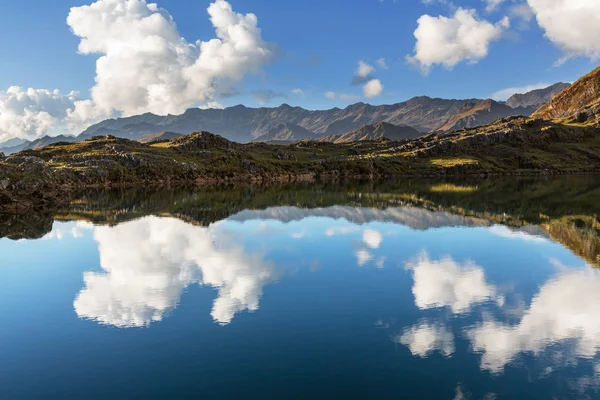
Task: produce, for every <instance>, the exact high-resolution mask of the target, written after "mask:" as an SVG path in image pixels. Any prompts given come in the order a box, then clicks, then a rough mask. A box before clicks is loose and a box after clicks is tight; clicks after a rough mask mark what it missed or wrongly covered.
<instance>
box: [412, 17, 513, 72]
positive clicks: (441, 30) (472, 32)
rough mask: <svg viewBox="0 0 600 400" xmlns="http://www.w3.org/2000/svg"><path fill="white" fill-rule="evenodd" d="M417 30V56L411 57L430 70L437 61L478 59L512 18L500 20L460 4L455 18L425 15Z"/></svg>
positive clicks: (450, 64) (449, 63) (450, 62)
mask: <svg viewBox="0 0 600 400" xmlns="http://www.w3.org/2000/svg"><path fill="white" fill-rule="evenodd" d="M417 23H418V27H417V29H416V30H415V32H414V36H415V38H416V39H417V43H416V45H415V54H414V56H407V61H408V62H410V63H413V64H415V65H419V66H420V68H421V70H422V71H423V73H428V72H429V70H430V69H431V68H432V67H433V66H434V65H443V66H444V67H446V68H448V69H451V68H453V67H454V66H456V65H457V64H458V63H460V62H462V61H467V62H469V63H476V62H477V61H479V60H481V59H482V58H485V57H486V56H487V55H488V50H489V47H490V44H491V42H492V41H494V40H498V39H499V38H500V37H501V36H502V33H503V32H504V30H505V29H506V28H508V26H509V25H510V24H509V20H508V18H507V17H504V18H503V19H502V20H501V21H500V22H498V23H497V24H495V25H494V24H492V23H490V22H489V21H486V20H482V19H479V18H478V16H477V12H476V11H475V10H468V9H464V8H458V9H457V10H456V12H455V13H454V16H453V17H451V18H448V17H444V16H439V17H432V16H430V15H423V16H421V17H420V18H419V19H418V21H417Z"/></svg>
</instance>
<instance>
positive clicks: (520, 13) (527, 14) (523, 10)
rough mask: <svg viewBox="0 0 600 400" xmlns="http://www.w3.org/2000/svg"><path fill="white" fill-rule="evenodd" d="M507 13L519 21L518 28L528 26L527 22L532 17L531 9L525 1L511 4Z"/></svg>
mask: <svg viewBox="0 0 600 400" xmlns="http://www.w3.org/2000/svg"><path fill="white" fill-rule="evenodd" d="M508 14H509V15H510V17H511V18H513V19H516V20H517V21H519V24H518V25H517V26H518V27H519V28H520V29H525V28H527V27H528V26H529V22H531V20H532V19H533V17H534V14H533V10H532V9H531V7H529V4H527V3H519V4H513V5H512V6H510V8H509V9H508Z"/></svg>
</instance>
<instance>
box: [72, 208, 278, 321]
mask: <svg viewBox="0 0 600 400" xmlns="http://www.w3.org/2000/svg"><path fill="white" fill-rule="evenodd" d="M94 239H95V240H96V242H97V243H98V252H99V255H100V265H101V267H102V269H103V270H104V272H103V273H94V272H87V273H86V274H85V276H84V282H85V287H84V288H83V289H82V290H81V292H80V293H79V294H78V296H77V298H76V299H75V302H74V306H75V311H76V312H77V314H78V315H79V316H80V317H82V318H90V319H94V320H97V321H99V322H101V323H104V324H110V325H114V326H118V327H140V326H146V325H148V324H150V323H151V322H153V321H160V320H161V319H162V318H163V316H164V315H165V313H167V312H168V311H169V310H172V309H173V308H174V307H176V306H177V303H178V302H179V299H180V297H181V294H182V291H183V290H184V289H185V288H186V287H188V286H189V285H191V284H194V283H198V284H200V285H207V286H211V287H214V288H218V295H217V298H216V300H215V301H214V304H213V308H212V311H211V316H212V317H213V319H214V320H215V321H217V322H219V323H221V324H227V323H229V322H231V320H232V319H233V317H234V316H235V314H236V313H238V312H241V311H245V310H249V311H255V310H257V309H258V307H259V299H260V297H261V295H262V290H263V287H264V286H265V285H266V284H268V283H269V282H272V281H274V280H275V279H276V278H277V273H276V268H275V265H274V264H273V263H272V262H268V261H265V260H264V259H263V257H262V255H260V254H259V253H248V252H246V251H245V250H244V249H243V247H242V245H241V244H240V243H239V241H238V240H237V238H235V237H232V236H230V235H228V234H227V232H224V231H222V230H220V229H219V225H218V224H215V225H211V226H210V227H208V228H203V227H198V226H193V225H190V224H186V223H184V222H182V221H180V220H177V219H172V218H157V217H146V218H143V219H141V220H137V221H133V222H127V223H124V224H121V225H118V226H116V227H113V228H109V227H96V228H95V230H94Z"/></svg>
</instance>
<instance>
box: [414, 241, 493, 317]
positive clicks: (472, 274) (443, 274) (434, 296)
mask: <svg viewBox="0 0 600 400" xmlns="http://www.w3.org/2000/svg"><path fill="white" fill-rule="evenodd" d="M406 269H407V270H410V271H412V272H413V277H414V285H413V288H412V292H413V295H414V296H415V304H416V305H417V307H419V308H420V309H422V310H425V309H429V308H436V307H450V308H451V309H452V312H453V313H463V312H467V311H468V310H469V309H470V307H471V306H472V305H473V304H476V303H482V302H485V301H489V300H491V299H496V300H497V301H500V302H501V301H502V298H501V297H500V296H498V295H497V291H496V288H495V287H494V286H493V285H490V284H488V283H486V281H485V274H484V272H483V268H482V267H480V266H478V265H476V264H475V263H473V262H472V261H467V262H465V263H463V264H459V263H457V262H456V261H454V260H453V259H452V258H450V257H446V258H443V259H441V260H430V259H429V256H428V255H427V253H425V252H423V253H422V254H421V255H420V256H419V257H418V258H417V260H416V261H412V262H408V263H407V264H406Z"/></svg>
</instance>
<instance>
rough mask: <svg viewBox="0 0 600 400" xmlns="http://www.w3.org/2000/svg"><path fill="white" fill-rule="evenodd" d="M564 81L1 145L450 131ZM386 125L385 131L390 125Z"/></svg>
mask: <svg viewBox="0 0 600 400" xmlns="http://www.w3.org/2000/svg"><path fill="white" fill-rule="evenodd" d="M564 85H566V84H562V83H559V84H556V85H553V86H550V87H548V88H546V89H541V90H535V91H532V92H528V93H525V94H523V95H518V96H517V95H515V96H512V97H511V98H510V99H509V101H507V102H506V103H503V102H497V101H494V100H490V99H487V100H481V99H466V100H448V99H439V98H430V97H426V96H420V97H414V98H412V99H410V100H408V101H405V102H401V103H396V104H391V105H380V106H373V105H370V104H365V103H356V104H352V105H350V106H348V107H346V108H344V109H340V108H332V109H329V110H314V111H313V110H306V109H304V108H301V107H291V106H289V105H287V104H283V105H281V106H279V107H275V108H249V107H245V106H242V105H238V106H234V107H229V108H225V109H199V108H192V109H188V110H187V111H185V112H184V113H183V114H181V115H166V116H160V115H155V114H152V113H146V114H142V115H136V116H131V117H126V118H116V119H107V120H105V121H102V122H100V123H97V124H95V125H92V126H90V127H89V128H87V129H86V130H84V131H83V132H81V134H80V135H78V136H66V135H59V136H56V137H50V136H44V137H42V138H40V139H37V140H35V141H33V142H31V141H22V140H14V139H11V140H10V141H8V142H4V143H0V152H4V153H5V154H12V153H15V152H18V151H21V150H27V149H37V148H39V147H42V146H45V145H48V144H51V143H56V142H76V141H82V140H86V139H89V138H91V137H93V136H106V135H112V136H116V137H120V138H126V139H132V140H140V139H143V138H146V137H149V136H150V137H151V136H153V135H157V134H160V133H163V132H170V133H171V134H189V133H191V132H197V131H201V130H204V131H210V132H215V133H218V134H219V135H221V136H223V137H225V138H227V139H229V140H232V141H235V142H239V143H246V142H251V141H262V142H272V143H290V142H294V141H298V140H305V139H318V138H322V137H332V136H338V135H344V134H346V133H350V132H352V131H354V130H356V129H359V128H361V127H363V126H365V125H373V124H376V123H379V122H386V123H388V124H392V125H397V126H402V127H405V126H407V127H411V128H413V129H415V130H416V131H418V132H421V133H428V132H434V131H439V132H448V131H452V130H457V129H462V128H471V127H476V126H481V125H485V124H488V123H491V122H492V121H494V120H496V119H498V118H503V117H509V116H513V115H524V116H529V115H531V114H532V113H533V112H534V111H535V109H536V106H537V105H539V104H538V103H541V104H543V103H546V102H548V101H549V100H550V99H551V98H552V96H553V95H554V94H555V93H556V91H557V90H558V89H559V88H560V87H563V86H564ZM534 104H535V106H534ZM387 128H388V130H389V128H390V127H389V126H388V127H387ZM407 132H408V131H407ZM350 136H353V135H350ZM172 137H173V136H170V137H169V138H172ZM367 137H369V135H367ZM412 137H414V135H413V132H410V134H409V136H406V137H405V138H407V139H408V138H412ZM152 140H157V139H152Z"/></svg>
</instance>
